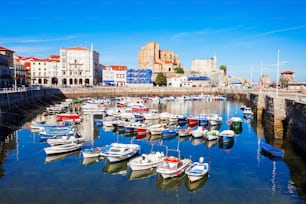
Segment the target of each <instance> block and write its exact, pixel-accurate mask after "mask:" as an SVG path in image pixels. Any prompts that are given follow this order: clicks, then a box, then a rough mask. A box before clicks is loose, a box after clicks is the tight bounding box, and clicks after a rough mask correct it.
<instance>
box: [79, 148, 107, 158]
mask: <svg viewBox="0 0 306 204" xmlns="http://www.w3.org/2000/svg"><path fill="white" fill-rule="evenodd" d="M102 148H103V147H92V148H88V149H84V150H83V151H82V155H83V158H93V157H99V156H100V155H101V149H102Z"/></svg>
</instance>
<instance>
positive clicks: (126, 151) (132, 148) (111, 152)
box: [100, 143, 140, 163]
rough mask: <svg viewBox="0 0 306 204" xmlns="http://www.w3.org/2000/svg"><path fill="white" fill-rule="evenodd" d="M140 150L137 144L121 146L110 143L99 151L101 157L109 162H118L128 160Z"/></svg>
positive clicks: (121, 144) (120, 144)
mask: <svg viewBox="0 0 306 204" xmlns="http://www.w3.org/2000/svg"><path fill="white" fill-rule="evenodd" d="M139 150H140V146H139V145H138V144H123V143H112V144H111V145H107V146H106V147H105V148H103V149H101V154H100V155H101V156H105V157H106V158H107V159H108V160H109V162H111V163H113V162H119V161H122V160H125V159H129V158H131V157H132V156H134V155H136V154H137V153H138V152H139Z"/></svg>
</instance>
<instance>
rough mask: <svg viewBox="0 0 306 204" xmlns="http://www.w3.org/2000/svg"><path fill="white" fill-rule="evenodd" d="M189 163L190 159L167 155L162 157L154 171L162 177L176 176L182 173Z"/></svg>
mask: <svg viewBox="0 0 306 204" xmlns="http://www.w3.org/2000/svg"><path fill="white" fill-rule="evenodd" d="M190 164H191V160H190V159H186V158H180V156H178V157H174V156H167V157H165V158H164V160H163V162H162V164H161V165H160V166H158V167H157V169H156V172H157V173H159V174H160V175H161V176H162V177H163V178H164V179H166V178H172V177H177V176H179V175H181V174H182V173H184V171H185V169H186V168H187V167H188V166H189V165H190Z"/></svg>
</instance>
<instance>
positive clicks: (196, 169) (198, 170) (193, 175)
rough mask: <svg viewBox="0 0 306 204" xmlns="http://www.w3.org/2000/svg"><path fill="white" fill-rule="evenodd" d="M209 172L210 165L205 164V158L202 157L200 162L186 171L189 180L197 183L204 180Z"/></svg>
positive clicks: (194, 163)
mask: <svg viewBox="0 0 306 204" xmlns="http://www.w3.org/2000/svg"><path fill="white" fill-rule="evenodd" d="M208 170H209V164H208V163H204V157H200V159H199V162H193V163H192V164H191V165H190V166H189V167H188V168H187V169H186V170H185V174H187V177H188V179H189V180H190V181H191V182H195V181H198V180H200V179H201V178H203V177H204V176H205V175H206V174H207V173H208Z"/></svg>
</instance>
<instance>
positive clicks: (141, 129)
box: [136, 127, 147, 135]
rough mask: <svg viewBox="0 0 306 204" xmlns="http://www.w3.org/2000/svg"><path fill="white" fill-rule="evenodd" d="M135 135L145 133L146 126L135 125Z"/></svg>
mask: <svg viewBox="0 0 306 204" xmlns="http://www.w3.org/2000/svg"><path fill="white" fill-rule="evenodd" d="M136 132H137V135H146V134H147V128H146V127H137V128H136Z"/></svg>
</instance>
